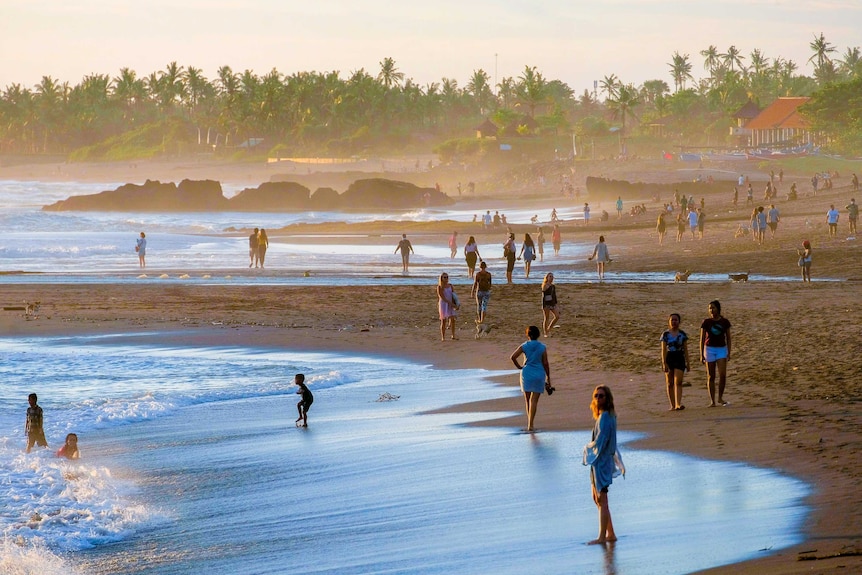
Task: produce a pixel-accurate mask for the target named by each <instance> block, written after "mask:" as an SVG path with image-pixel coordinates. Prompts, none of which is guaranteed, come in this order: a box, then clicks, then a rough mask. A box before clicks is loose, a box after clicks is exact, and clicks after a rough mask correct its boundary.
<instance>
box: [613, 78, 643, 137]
mask: <svg viewBox="0 0 862 575" xmlns="http://www.w3.org/2000/svg"><path fill="white" fill-rule="evenodd" d="M607 105H608V108H609V109H610V110H611V111H612V112H613V117H614V119H615V120H616V119H617V118H619V119H621V120H622V130H621V133H622V134H623V135H625V133H626V118H629V117H632V118H635V119H637V116H635V114H634V111H633V110H634V108H636V107H637V106H640V105H641V99H640V95H639V94H638V90H637V88H635V87H634V85H632V84H620V85H619V86H617V91H616V93H615V94H614V96H613V97H612V98H608V100H607Z"/></svg>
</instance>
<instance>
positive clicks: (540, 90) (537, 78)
mask: <svg viewBox="0 0 862 575" xmlns="http://www.w3.org/2000/svg"><path fill="white" fill-rule="evenodd" d="M518 80H520V81H519V82H518V83H517V84H516V86H515V89H516V92H517V94H518V97H519V98H521V99H522V100H523V101H524V102H525V103H526V104H527V107H528V108H529V109H530V117H531V118H532V117H534V116H535V114H536V106H537V105H539V104H540V103H542V102H543V101H544V100H545V98H546V97H547V82H546V81H545V77H544V76H542V74H541V72H539V71H537V70H536V67H535V66H524V71H523V72H522V73H521V75H520V76H519V77H518Z"/></svg>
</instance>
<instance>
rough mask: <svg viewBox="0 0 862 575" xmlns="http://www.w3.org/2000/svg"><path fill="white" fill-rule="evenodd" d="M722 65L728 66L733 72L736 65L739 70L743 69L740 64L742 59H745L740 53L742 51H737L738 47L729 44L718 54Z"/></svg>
mask: <svg viewBox="0 0 862 575" xmlns="http://www.w3.org/2000/svg"><path fill="white" fill-rule="evenodd" d="M719 57H720V58H721V60H722V62H724V65H725V66H727V67H728V68H730V71H731V72H733V71H734V70H735V69H736V68H735V67H738V68H739V69H740V70H743V69H744V66H743V65H742V61H743V60H744V59H745V56H743V55H742V52H740V51H739V48H737V47H736V46H731V47H730V48H728V49H727V52H726V53H724V54H719Z"/></svg>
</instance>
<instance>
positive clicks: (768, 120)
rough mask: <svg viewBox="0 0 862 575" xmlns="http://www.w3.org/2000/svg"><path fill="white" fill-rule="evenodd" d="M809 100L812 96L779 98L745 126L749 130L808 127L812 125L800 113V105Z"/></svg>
mask: <svg viewBox="0 0 862 575" xmlns="http://www.w3.org/2000/svg"><path fill="white" fill-rule="evenodd" d="M808 100H810V98H778V99H777V100H775V101H774V102H772V104H770V105H769V106H767V107H766V109H765V110H763V111H762V112H761V113H760V114H758V115H757V117H755V118H754V119H752V120H751V121H750V122H748V124H746V125H745V127H746V128H748V129H749V130H774V129H778V128H801V129H808V128H810V127H811V125H810V124H809V123H808V121H807V120H805V118H803V117H802V115H800V114H799V106H801V105H802V104H804V103H806V102H807V101H808Z"/></svg>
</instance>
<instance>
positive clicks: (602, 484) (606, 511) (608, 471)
mask: <svg viewBox="0 0 862 575" xmlns="http://www.w3.org/2000/svg"><path fill="white" fill-rule="evenodd" d="M590 410H591V411H592V412H593V419H595V420H596V425H595V426H594V427H593V440H592V441H591V442H589V443H588V444H586V445H585V446H584V461H583V463H584V465H589V466H590V483H591V484H592V489H593V501H594V502H595V504H596V507H598V509H599V536H598V538H596V539H593V540H592V541H590V542H589V543H588V545H595V544H599V543H602V544H603V543H612V542H614V541H616V540H617V536H616V533H615V532H614V523H613V520H612V519H611V510H610V507H609V505H608V487H609V486H610V485H611V483H613V480H614V477H616V476H619V475H620V474H622V475H623V476H625V473H626V471H625V467H624V466H623V462H622V458H621V457H620V455H619V452H618V451H617V415H616V412H615V411H614V396H613V394H611V390H610V388H608V387H607V386H605V385H600V386H598V387H597V388H596V389H595V391H593V401H592V403H591V404H590Z"/></svg>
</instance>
